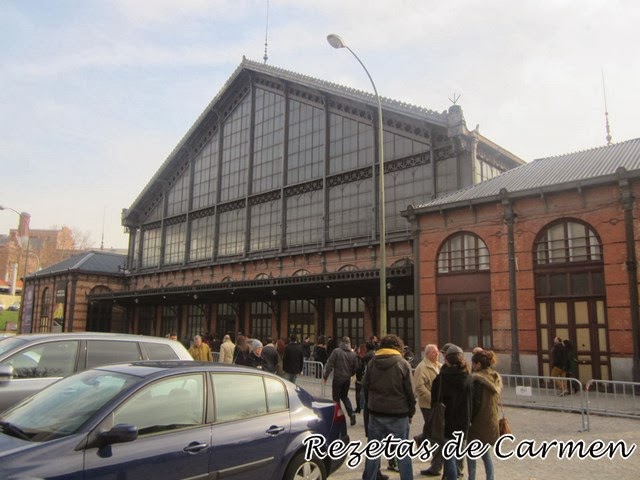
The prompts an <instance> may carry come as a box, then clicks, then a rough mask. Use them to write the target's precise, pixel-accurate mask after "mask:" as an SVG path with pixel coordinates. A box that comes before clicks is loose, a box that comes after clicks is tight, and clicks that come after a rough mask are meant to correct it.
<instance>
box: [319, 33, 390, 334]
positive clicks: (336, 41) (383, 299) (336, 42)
mask: <svg viewBox="0 0 640 480" xmlns="http://www.w3.org/2000/svg"><path fill="white" fill-rule="evenodd" d="M327 41H328V42H329V45H331V46H332V47H333V48H346V49H347V50H349V51H350V52H351V55H353V56H354V57H355V59H356V60H357V61H358V63H359V64H360V65H361V66H362V68H363V69H364V71H365V73H366V74H367V77H369V80H370V81H371V86H372V87H373V92H374V93H375V96H376V102H378V165H379V166H380V185H379V189H380V197H379V198H380V205H379V207H378V209H379V214H380V332H379V335H380V337H384V336H385V335H386V334H387V270H386V269H387V249H386V240H385V218H384V138H383V134H384V130H383V128H382V104H381V103H380V95H378V89H377V88H376V84H375V83H374V82H373V78H371V75H370V74H369V70H367V67H365V66H364V63H362V60H360V58H358V56H357V55H356V54H355V52H354V51H353V50H351V49H350V48H349V47H348V46H347V44H345V43H344V41H343V40H342V38H340V37H339V36H338V35H336V34H334V33H332V34H330V35H327Z"/></svg>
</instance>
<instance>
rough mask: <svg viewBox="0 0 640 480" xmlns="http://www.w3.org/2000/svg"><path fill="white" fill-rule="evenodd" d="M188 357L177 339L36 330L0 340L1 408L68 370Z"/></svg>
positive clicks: (187, 358)
mask: <svg viewBox="0 0 640 480" xmlns="http://www.w3.org/2000/svg"><path fill="white" fill-rule="evenodd" d="M138 360H191V361H192V360H193V358H192V357H191V355H189V352H188V351H187V349H186V348H185V347H184V345H182V344H181V343H180V342H176V341H175V340H169V339H167V338H161V337H147V336H143V335H127V334H120V333H95V332H78V333H37V334H26V335H15V336H12V337H8V338H5V339H3V340H2V341H0V411H3V410H5V409H6V408H7V407H9V406H11V405H13V404H15V403H17V402H18V401H19V400H22V399H23V398H25V397H27V396H29V395H31V394H33V393H36V392H38V391H40V390H42V389H43V388H44V387H46V386H48V385H50V384H52V383H53V382H55V381H57V380H59V379H61V378H63V377H67V376H69V375H71V374H73V373H76V372H80V371H83V370H87V369H89V368H93V367H97V366H100V365H106V364H109V363H120V362H122V363H124V362H132V361H138Z"/></svg>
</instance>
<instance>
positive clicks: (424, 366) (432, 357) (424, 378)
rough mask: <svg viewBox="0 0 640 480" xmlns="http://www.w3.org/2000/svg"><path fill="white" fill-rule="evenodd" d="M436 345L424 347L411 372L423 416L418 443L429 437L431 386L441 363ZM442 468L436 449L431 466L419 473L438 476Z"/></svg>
mask: <svg viewBox="0 0 640 480" xmlns="http://www.w3.org/2000/svg"><path fill="white" fill-rule="evenodd" d="M438 356H439V351H438V346H437V345H434V344H432V343H430V344H429V345H427V346H426V347H424V358H423V359H422V361H421V362H420V363H419V364H418V366H417V367H416V371H415V372H414V374H413V386H414V387H413V388H414V392H415V394H416V398H417V399H418V406H419V407H420V411H421V412H422V417H423V418H424V426H423V427H422V433H421V434H420V435H418V436H417V437H415V440H416V442H417V443H418V444H421V443H422V442H423V441H424V440H426V439H428V438H430V437H431V386H432V385H433V381H434V380H435V378H436V377H437V376H438V373H440V368H441V367H442V364H441V363H440V362H439V361H438ZM441 470H442V454H441V452H440V450H438V451H437V452H436V453H435V454H434V456H433V457H432V458H431V466H430V467H429V468H427V469H426V470H421V471H420V475H425V476H430V477H439V476H440V475H441V473H440V472H441Z"/></svg>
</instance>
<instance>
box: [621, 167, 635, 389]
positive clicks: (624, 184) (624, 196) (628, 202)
mask: <svg viewBox="0 0 640 480" xmlns="http://www.w3.org/2000/svg"><path fill="white" fill-rule="evenodd" d="M616 173H617V175H618V186H619V187H620V195H621V198H620V203H621V204H622V209H623V211H624V230H625V232H624V233H625V243H626V247H627V260H626V261H625V265H626V267H627V268H626V269H627V285H628V288H629V309H630V311H631V312H630V313H631V334H632V336H633V367H632V376H633V377H632V378H633V381H634V382H640V314H639V312H638V259H637V256H636V249H635V238H634V234H633V230H634V227H633V204H634V200H635V199H634V198H633V194H632V192H631V185H630V184H629V179H628V178H627V170H626V169H625V168H624V167H620V168H618V170H616Z"/></svg>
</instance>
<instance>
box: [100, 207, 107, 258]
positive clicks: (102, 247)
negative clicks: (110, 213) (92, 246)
mask: <svg viewBox="0 0 640 480" xmlns="http://www.w3.org/2000/svg"><path fill="white" fill-rule="evenodd" d="M106 213H107V207H106V206H105V207H104V208H103V209H102V240H100V250H101V251H102V250H104V217H105V215H106Z"/></svg>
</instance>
